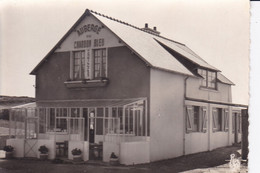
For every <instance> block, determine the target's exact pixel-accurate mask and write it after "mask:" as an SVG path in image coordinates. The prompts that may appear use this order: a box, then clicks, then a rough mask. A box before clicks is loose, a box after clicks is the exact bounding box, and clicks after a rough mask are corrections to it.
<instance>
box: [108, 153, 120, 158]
mask: <svg viewBox="0 0 260 173" xmlns="http://www.w3.org/2000/svg"><path fill="white" fill-rule="evenodd" d="M110 158H113V159H117V158H118V157H117V156H116V155H115V153H114V152H112V153H111V155H110Z"/></svg>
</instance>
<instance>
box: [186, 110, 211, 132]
mask: <svg viewBox="0 0 260 173" xmlns="http://www.w3.org/2000/svg"><path fill="white" fill-rule="evenodd" d="M195 107H198V111H199V112H198V123H197V128H196V129H195V127H194V123H195V122H194V116H195V113H194V108H195ZM207 117H208V116H207V108H206V107H205V106H197V105H186V115H185V124H186V133H194V132H197V133H201V132H203V133H206V132H207Z"/></svg>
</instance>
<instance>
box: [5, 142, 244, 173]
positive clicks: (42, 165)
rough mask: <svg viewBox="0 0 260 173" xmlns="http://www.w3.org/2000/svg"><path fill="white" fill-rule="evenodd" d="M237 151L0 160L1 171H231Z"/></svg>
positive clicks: (231, 148)
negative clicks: (128, 159) (117, 162)
mask: <svg viewBox="0 0 260 173" xmlns="http://www.w3.org/2000/svg"><path fill="white" fill-rule="evenodd" d="M239 150H240V147H239V146H231V147H223V148H219V149H216V150H213V151H211V152H203V153H198V154H192V155H187V156H181V157H178V158H175V159H169V160H164V161H159V162H153V163H150V164H141V165H132V166H110V165H108V164H100V163H99V164H95V163H84V164H72V163H70V164H53V163H52V162H51V161H40V160H32V159H12V160H5V159H0V173H35V172H37V173H59V172H61V173H72V172H73V173H92V172H95V173H104V172H106V173H117V172H126V173H130V172H131V173H132V172H134V173H143V172H155V173H157V172H158V173H164V172H165V173H174V172H189V173H190V172H196V173H198V172H230V169H229V166H228V161H227V160H228V159H229V158H230V154H232V153H235V154H236V155H237V156H238V157H239V156H240V152H239ZM240 172H247V166H246V165H245V164H243V165H242V166H241V170H240Z"/></svg>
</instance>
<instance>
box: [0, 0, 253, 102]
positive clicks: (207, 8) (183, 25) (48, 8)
mask: <svg viewBox="0 0 260 173" xmlns="http://www.w3.org/2000/svg"><path fill="white" fill-rule="evenodd" d="M87 8H88V9H91V10H94V11H98V12H99V13H103V14H106V15H108V16H112V17H114V18H117V19H120V20H122V21H125V22H127V23H130V24H132V25H135V26H138V27H144V24H145V23H148V24H149V26H150V27H153V26H156V27H157V30H158V31H160V32H161V35H162V36H165V37H168V38H171V39H173V40H176V41H179V42H181V43H184V44H186V45H187V46H188V47H189V48H191V49H192V50H193V51H194V52H196V53H197V54H198V55H199V56H201V57H202V58H203V59H204V60H206V61H207V62H208V63H209V64H211V65H213V66H215V67H217V68H218V69H220V70H221V71H222V73H223V74H224V75H225V76H226V77H227V78H229V79H230V80H231V81H232V82H233V83H235V84H236V85H235V86H233V87H232V97H233V102H234V103H239V104H248V99H249V94H248V92H249V87H248V86H249V2H248V1H247V0H196V1H194V0H160V1H159V0H149V1H148V0H124V1H121V0H84V1H81V0H74V1H68V0H57V1H50V0H44V1H43V0H37V1H33V0H19V1H18V0H9V1H6V0H0V38H1V39H0V95H10V96H32V97H34V96H35V88H34V84H35V77H34V76H32V75H29V73H30V72H31V71H32V69H33V68H34V67H35V66H36V65H37V64H38V63H39V62H40V60H41V59H42V58H43V57H44V56H45V55H46V54H47V53H48V52H49V51H50V50H51V49H52V48H53V47H54V45H55V44H56V43H57V42H58V41H59V40H60V39H61V37H62V36H63V35H64V34H65V33H66V32H67V31H68V30H69V29H70V27H71V26H72V25H73V24H74V23H75V22H76V20H77V19H78V18H79V17H80V16H81V15H82V14H83V13H84V11H85V9H87Z"/></svg>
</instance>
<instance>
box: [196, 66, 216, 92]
mask: <svg viewBox="0 0 260 173" xmlns="http://www.w3.org/2000/svg"><path fill="white" fill-rule="evenodd" d="M197 73H198V75H200V76H201V77H202V78H203V79H202V81H201V83H200V85H201V87H203V88H208V89H214V90H217V72H215V71H212V70H208V69H202V68H198V69H197ZM209 74H214V76H215V82H212V81H213V80H211V81H210V80H209V78H211V79H212V76H209ZM212 83H214V84H215V86H214V87H211V86H209V85H210V84H212Z"/></svg>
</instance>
